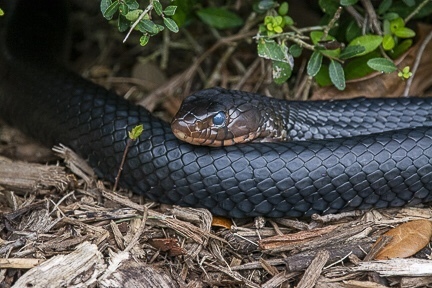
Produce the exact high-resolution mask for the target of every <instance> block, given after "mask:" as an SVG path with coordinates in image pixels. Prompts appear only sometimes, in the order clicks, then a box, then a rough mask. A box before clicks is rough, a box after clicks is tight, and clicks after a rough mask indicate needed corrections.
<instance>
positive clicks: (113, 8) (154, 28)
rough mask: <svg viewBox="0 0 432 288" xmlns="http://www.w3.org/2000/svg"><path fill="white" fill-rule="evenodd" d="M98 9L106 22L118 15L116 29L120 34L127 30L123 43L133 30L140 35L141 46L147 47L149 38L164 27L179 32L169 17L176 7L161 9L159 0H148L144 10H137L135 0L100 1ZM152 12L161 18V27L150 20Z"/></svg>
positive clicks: (137, 5) (137, 6)
mask: <svg viewBox="0 0 432 288" xmlns="http://www.w3.org/2000/svg"><path fill="white" fill-rule="evenodd" d="M100 9H101V11H102V14H103V16H104V17H105V18H106V19H107V20H112V19H113V17H114V16H115V15H117V14H118V18H117V28H118V30H119V31H120V32H125V31H126V30H128V29H129V32H128V33H127V35H126V37H125V39H124V41H123V42H125V41H126V40H127V38H128V37H129V36H130V34H131V33H132V31H134V30H138V31H140V32H141V33H142V36H141V38H140V44H141V45H142V46H145V45H147V43H148V41H149V40H150V37H152V36H155V35H156V34H158V33H159V32H162V31H163V30H164V29H165V27H166V28H168V29H169V30H170V31H172V32H174V33H177V32H178V31H179V28H178V26H177V24H176V22H175V21H174V20H173V19H171V18H170V17H169V16H173V15H174V14H175V11H176V9H177V6H173V5H170V6H167V7H165V8H163V6H162V4H161V3H160V2H159V0H150V3H149V4H148V5H147V7H146V8H145V9H144V10H143V9H139V4H138V2H137V1H136V0H101V4H100ZM153 11H155V13H156V15H157V16H159V17H161V18H162V20H163V25H161V24H157V23H156V22H154V21H153V20H152V12H153Z"/></svg>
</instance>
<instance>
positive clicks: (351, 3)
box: [340, 0, 358, 6]
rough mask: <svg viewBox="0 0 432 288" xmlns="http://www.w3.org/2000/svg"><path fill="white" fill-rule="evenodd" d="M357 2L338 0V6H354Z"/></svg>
mask: <svg viewBox="0 0 432 288" xmlns="http://www.w3.org/2000/svg"><path fill="white" fill-rule="evenodd" d="M357 2H358V0H340V5H342V6H352V5H354V4H356V3H357Z"/></svg>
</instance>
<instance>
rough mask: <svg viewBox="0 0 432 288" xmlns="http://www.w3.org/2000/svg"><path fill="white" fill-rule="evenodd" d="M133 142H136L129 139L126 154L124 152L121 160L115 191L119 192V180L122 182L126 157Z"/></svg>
mask: <svg viewBox="0 0 432 288" xmlns="http://www.w3.org/2000/svg"><path fill="white" fill-rule="evenodd" d="M133 141H134V140H132V139H130V138H128V140H127V142H126V147H125V150H124V152H123V156H122V160H121V162H120V167H119V170H118V172H117V176H116V178H115V183H114V187H113V189H112V190H113V191H116V190H117V186H118V182H119V180H120V175H121V172H122V171H123V166H124V163H125V161H126V156H127V154H128V152H129V148H130V145H131V144H132V142H133Z"/></svg>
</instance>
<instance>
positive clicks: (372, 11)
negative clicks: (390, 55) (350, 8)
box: [361, 0, 383, 35]
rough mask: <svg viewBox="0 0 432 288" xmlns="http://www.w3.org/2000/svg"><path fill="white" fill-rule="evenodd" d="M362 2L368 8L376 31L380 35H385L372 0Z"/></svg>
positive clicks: (362, 0) (367, 10)
mask: <svg viewBox="0 0 432 288" xmlns="http://www.w3.org/2000/svg"><path fill="white" fill-rule="evenodd" d="M361 2H362V4H363V6H364V8H365V9H366V12H367V14H368V15H369V17H370V20H371V22H372V26H373V28H374V29H375V31H376V33H377V34H378V35H383V32H382V30H381V26H380V24H379V21H378V17H377V15H376V13H375V8H374V7H373V5H372V3H371V1H370V0H361Z"/></svg>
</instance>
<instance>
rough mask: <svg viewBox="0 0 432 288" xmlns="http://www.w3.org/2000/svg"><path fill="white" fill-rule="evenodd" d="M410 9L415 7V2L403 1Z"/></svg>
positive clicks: (413, 0) (412, 0)
mask: <svg viewBox="0 0 432 288" xmlns="http://www.w3.org/2000/svg"><path fill="white" fill-rule="evenodd" d="M402 1H403V2H404V3H405V4H406V5H407V6H408V7H413V6H414V5H415V4H416V3H415V0H402Z"/></svg>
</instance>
